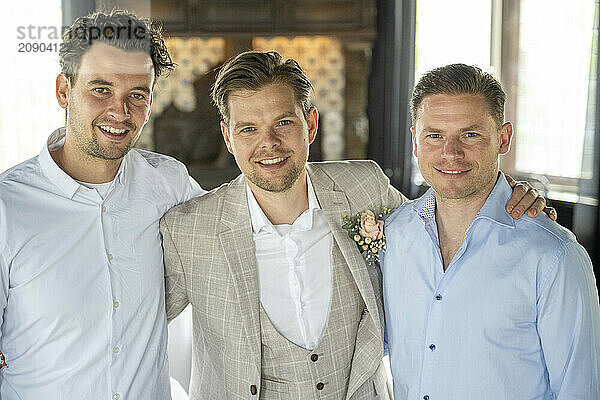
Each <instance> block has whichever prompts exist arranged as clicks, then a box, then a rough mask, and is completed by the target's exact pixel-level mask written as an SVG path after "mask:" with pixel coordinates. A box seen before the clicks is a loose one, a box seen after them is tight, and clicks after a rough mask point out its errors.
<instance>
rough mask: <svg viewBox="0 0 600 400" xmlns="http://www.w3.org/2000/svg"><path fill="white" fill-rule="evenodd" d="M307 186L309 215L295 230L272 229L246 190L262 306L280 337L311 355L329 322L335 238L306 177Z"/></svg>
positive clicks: (289, 227) (297, 222)
mask: <svg viewBox="0 0 600 400" xmlns="http://www.w3.org/2000/svg"><path fill="white" fill-rule="evenodd" d="M307 184H308V210H306V211H304V213H302V214H301V215H300V216H299V217H298V218H297V219H296V220H295V221H294V223H293V224H292V225H288V224H282V225H273V224H272V223H271V222H270V221H269V219H268V218H267V217H266V216H265V214H264V212H263V211H262V209H261V208H260V206H259V205H258V203H257V201H256V199H255V198H254V195H253V194H252V191H251V190H250V187H248V186H246V194H247V198H248V206H249V208H250V218H251V220H252V232H253V237H254V243H255V246H256V263H257V266H258V277H259V288H260V302H261V304H262V306H263V308H264V310H265V311H266V313H267V315H268V316H269V319H270V320H271V323H272V324H273V326H274V327H275V329H277V331H278V332H279V333H281V334H282V335H283V336H284V337H285V338H287V339H288V340H289V341H291V342H293V343H295V344H297V345H298V346H301V347H304V348H305V349H308V350H312V349H314V348H315V347H317V345H318V344H319V341H320V340H321V337H322V336H323V332H324V331H325V326H326V325H327V318H328V316H329V303H330V300H331V245H332V240H333V237H332V234H331V229H330V228H329V223H328V222H327V219H326V218H325V215H324V214H323V211H322V210H321V207H320V206H319V203H318V201H317V197H316V196H315V192H314V190H313V187H312V184H311V182H310V178H308V175H307Z"/></svg>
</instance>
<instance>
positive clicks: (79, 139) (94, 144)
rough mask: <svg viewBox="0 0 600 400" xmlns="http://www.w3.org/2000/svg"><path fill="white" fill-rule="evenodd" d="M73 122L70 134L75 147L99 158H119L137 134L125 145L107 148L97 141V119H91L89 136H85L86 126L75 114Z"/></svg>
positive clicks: (131, 145) (129, 147)
mask: <svg viewBox="0 0 600 400" xmlns="http://www.w3.org/2000/svg"><path fill="white" fill-rule="evenodd" d="M74 120H75V121H74V122H73V123H71V124H70V126H71V128H72V131H73V132H74V134H73V135H72V137H73V139H74V143H75V145H76V146H77V148H78V149H79V150H80V151H81V152H82V153H83V154H85V155H87V156H90V157H94V158H99V159H101V160H111V161H114V160H120V159H122V158H123V157H125V155H126V154H127V153H128V152H129V150H131V148H132V147H133V145H134V144H135V141H136V139H137V136H136V137H134V138H132V139H129V142H127V144H126V145H125V147H121V148H119V147H116V148H114V149H107V148H103V147H102V146H100V143H99V142H98V136H97V132H96V129H95V127H96V126H98V125H99V122H98V121H92V124H91V135H90V136H89V137H87V136H86V134H85V131H86V127H85V126H84V124H83V123H81V121H79V119H78V118H77V115H75V116H74ZM132 128H133V129H131V130H130V132H128V133H127V135H131V134H132V133H133V132H134V131H135V127H134V126H132Z"/></svg>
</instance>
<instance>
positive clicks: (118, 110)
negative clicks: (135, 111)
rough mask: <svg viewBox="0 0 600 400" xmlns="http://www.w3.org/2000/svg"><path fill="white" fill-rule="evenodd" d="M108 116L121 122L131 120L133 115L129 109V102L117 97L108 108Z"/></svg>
mask: <svg viewBox="0 0 600 400" xmlns="http://www.w3.org/2000/svg"><path fill="white" fill-rule="evenodd" d="M108 116H109V117H110V118H113V119H114V120H115V121H119V122H121V121H125V120H127V119H129V118H130V117H131V114H130V113H129V108H128V107H127V100H124V99H121V98H118V97H116V96H115V97H114V98H113V99H112V101H111V103H110V105H109V107H108Z"/></svg>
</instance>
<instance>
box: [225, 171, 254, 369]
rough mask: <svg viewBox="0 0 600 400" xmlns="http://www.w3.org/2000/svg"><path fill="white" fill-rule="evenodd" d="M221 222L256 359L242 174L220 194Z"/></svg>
mask: <svg viewBox="0 0 600 400" xmlns="http://www.w3.org/2000/svg"><path fill="white" fill-rule="evenodd" d="M221 222H222V223H223V230H222V231H221V233H220V234H219V239H220V241H221V247H222V249H223V253H224V254H225V258H226V259H227V265H228V266H229V273H230V275H231V277H232V279H233V284H234V287H235V291H236V293H237V297H238V304H239V307H240V314H241V318H242V319H243V320H244V327H245V329H246V335H247V337H248V340H249V341H250V343H251V345H252V346H253V347H255V348H254V349H253V350H252V352H251V354H252V355H253V356H255V355H258V362H259V363H260V354H261V345H260V319H259V318H260V317H259V315H260V314H259V304H260V298H259V291H258V269H257V265H256V253H255V246H254V240H253V237H252V223H251V221H250V211H249V210H248V202H247V200H246V183H245V180H244V178H243V175H240V176H239V177H238V178H236V179H235V180H234V181H232V183H231V184H230V187H229V189H228V191H227V193H226V194H225V196H224V201H223V208H222V215H221Z"/></svg>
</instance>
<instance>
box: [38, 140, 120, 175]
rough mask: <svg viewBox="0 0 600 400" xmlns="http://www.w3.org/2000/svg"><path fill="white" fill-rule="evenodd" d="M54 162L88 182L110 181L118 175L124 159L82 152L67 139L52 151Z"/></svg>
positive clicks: (69, 173) (68, 172) (70, 173)
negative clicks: (103, 157)
mask: <svg viewBox="0 0 600 400" xmlns="http://www.w3.org/2000/svg"><path fill="white" fill-rule="evenodd" d="M50 156H52V159H53V160H54V162H55V163H56V164H57V165H58V166H59V167H60V168H61V169H62V170H63V171H65V172H66V173H67V175H69V176H70V177H71V178H73V179H75V180H77V181H80V182H86V183H106V182H110V181H112V180H113V179H114V178H115V175H117V171H118V170H119V166H120V165H121V162H122V161H123V159H122V158H120V159H118V160H104V159H101V158H97V157H92V156H89V155H86V154H82V153H81V151H80V150H79V149H77V148H76V146H75V145H74V144H73V143H72V142H71V141H70V140H69V137H68V136H67V138H66V139H65V145H64V146H62V147H61V148H59V149H57V150H55V151H53V152H51V153H50Z"/></svg>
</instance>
